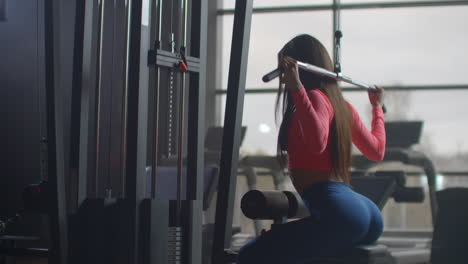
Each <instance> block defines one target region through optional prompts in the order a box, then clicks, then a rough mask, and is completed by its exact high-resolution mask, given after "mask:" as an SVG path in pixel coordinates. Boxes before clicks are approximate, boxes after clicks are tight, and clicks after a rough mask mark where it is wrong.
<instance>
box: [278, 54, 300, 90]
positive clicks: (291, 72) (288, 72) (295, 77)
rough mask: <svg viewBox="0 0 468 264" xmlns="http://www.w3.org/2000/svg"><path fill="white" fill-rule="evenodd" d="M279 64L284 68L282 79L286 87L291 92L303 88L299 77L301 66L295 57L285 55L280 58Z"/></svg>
mask: <svg viewBox="0 0 468 264" xmlns="http://www.w3.org/2000/svg"><path fill="white" fill-rule="evenodd" d="M279 65H280V67H281V69H282V70H283V76H282V80H283V81H284V84H285V86H286V89H287V90H288V91H289V92H290V93H294V92H296V91H298V90H299V89H301V88H302V83H301V80H300V78H299V67H298V66H297V62H296V60H295V59H293V58H291V57H288V56H284V57H281V58H280V59H279Z"/></svg>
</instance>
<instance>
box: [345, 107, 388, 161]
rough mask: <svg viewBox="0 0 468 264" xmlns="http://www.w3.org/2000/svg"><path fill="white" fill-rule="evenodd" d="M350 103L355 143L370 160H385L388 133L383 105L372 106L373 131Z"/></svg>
mask: <svg viewBox="0 0 468 264" xmlns="http://www.w3.org/2000/svg"><path fill="white" fill-rule="evenodd" d="M348 105H349V108H350V109H351V113H352V118H353V124H352V139H353V143H354V145H356V147H357V148H358V149H359V150H360V151H361V152H362V154H364V156H366V157H367V158H369V159H370V160H374V161H381V160H383V158H384V155H385V141H386V134H385V123H384V118H383V111H382V107H380V106H379V105H374V106H373V107H372V126H371V131H369V130H368V129H367V128H366V127H365V126H364V124H363V123H362V121H361V118H360V117H359V114H358V113H357V112H356V110H355V109H354V107H353V106H352V105H351V104H348Z"/></svg>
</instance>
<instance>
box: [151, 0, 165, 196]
mask: <svg viewBox="0 0 468 264" xmlns="http://www.w3.org/2000/svg"><path fill="white" fill-rule="evenodd" d="M163 2H164V1H163V0H159V1H156V4H155V10H156V12H155V14H158V27H157V29H156V34H155V36H156V40H155V43H154V47H153V48H154V50H155V51H156V52H157V50H158V49H159V48H160V45H161V34H162V33H161V32H162V31H161V30H162V8H163ZM154 70H155V79H154V82H155V86H154V90H153V93H154V96H153V151H152V160H153V164H152V165H151V198H156V168H157V166H158V146H159V142H158V134H159V88H160V86H161V69H160V68H159V67H158V66H157V65H156V67H154Z"/></svg>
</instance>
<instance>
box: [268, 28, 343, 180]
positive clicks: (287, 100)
mask: <svg viewBox="0 0 468 264" xmlns="http://www.w3.org/2000/svg"><path fill="white" fill-rule="evenodd" d="M278 56H289V57H292V58H294V59H296V60H298V61H302V62H306V63H309V64H312V65H315V66H318V67H321V68H324V69H326V70H329V71H333V63H332V60H331V59H330V55H328V52H327V50H326V49H325V47H324V46H323V45H322V43H320V41H318V40H317V39H316V38H314V37H312V36H310V35H306V34H303V35H299V36H296V37H294V38H293V39H292V40H290V41H289V42H288V43H286V45H284V47H283V48H282V49H281V51H280V52H279V54H278ZM299 77H300V79H301V82H302V84H303V86H304V88H305V89H306V90H307V91H309V90H312V89H319V90H320V91H322V92H323V93H324V94H325V95H326V96H327V97H328V99H329V100H330V102H331V104H332V106H333V110H334V117H333V121H332V125H331V127H330V136H331V137H332V138H331V146H330V155H331V161H332V166H333V170H334V171H335V172H336V173H337V174H338V175H339V176H341V177H342V180H343V181H345V182H346V183H349V168H350V167H351V111H350V109H349V107H348V106H347V103H346V101H345V100H344V98H343V95H342V93H341V89H340V87H339V86H338V83H337V81H336V80H334V79H331V78H327V77H323V76H320V75H317V74H314V73H310V72H306V71H303V70H299ZM280 104H281V105H282V108H281V109H280ZM280 110H281V113H282V116H283V119H282V122H281V125H280V129H279V134H278V145H277V156H278V160H279V161H280V163H281V164H282V166H283V167H284V164H285V160H286V154H287V146H288V130H289V125H290V123H291V120H292V117H293V114H294V111H295V106H294V102H293V100H292V97H291V95H290V94H289V93H288V91H287V90H286V89H285V87H284V83H283V82H282V80H281V78H280V85H279V89H278V94H277V97H276V110H275V115H276V117H277V115H278V113H279V111H280Z"/></svg>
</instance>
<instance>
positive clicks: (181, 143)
mask: <svg viewBox="0 0 468 264" xmlns="http://www.w3.org/2000/svg"><path fill="white" fill-rule="evenodd" d="M181 1H183V0H181ZM182 8H183V4H181V6H180V9H182ZM171 12H173V10H172V8H171ZM171 18H172V15H171ZM172 22H173V21H172V19H171V26H172ZM182 27H184V28H185V16H182ZM179 28H180V27H179ZM182 31H183V32H184V31H185V29H184V30H182ZM182 34H183V33H182ZM172 36H174V32H172ZM181 42H182V43H184V42H185V36H184V35H182V41H181ZM184 45H185V43H184ZM172 52H173V53H175V42H174V40H173V42H172ZM184 78H185V74H184V73H181V84H180V85H179V131H178V133H177V134H178V142H177V211H176V226H181V224H182V173H183V171H182V169H183V166H184V165H183V160H184V158H183V155H184V123H185V115H184V112H185V107H184V104H185V100H184V99H185V91H184V90H185V87H184V86H185V82H184Z"/></svg>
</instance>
